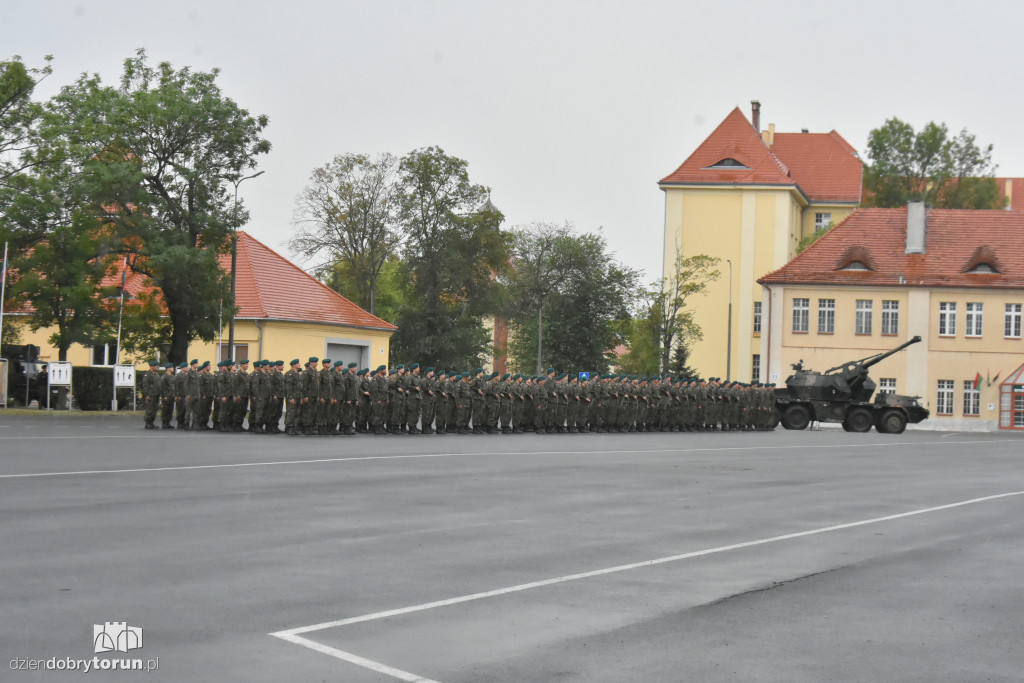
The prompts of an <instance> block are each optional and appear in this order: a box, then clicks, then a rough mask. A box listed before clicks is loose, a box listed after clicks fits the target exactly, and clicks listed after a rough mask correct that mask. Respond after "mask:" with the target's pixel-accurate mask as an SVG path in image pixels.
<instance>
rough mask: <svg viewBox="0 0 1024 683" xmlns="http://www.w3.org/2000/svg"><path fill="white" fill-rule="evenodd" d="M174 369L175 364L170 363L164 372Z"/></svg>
mask: <svg viewBox="0 0 1024 683" xmlns="http://www.w3.org/2000/svg"><path fill="white" fill-rule="evenodd" d="M173 369H174V363H168V364H167V365H165V366H164V370H173Z"/></svg>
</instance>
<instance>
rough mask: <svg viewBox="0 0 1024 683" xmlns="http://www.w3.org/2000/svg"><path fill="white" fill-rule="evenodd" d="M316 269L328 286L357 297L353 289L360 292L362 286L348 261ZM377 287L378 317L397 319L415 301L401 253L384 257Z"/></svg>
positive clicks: (352, 298) (375, 297) (347, 296)
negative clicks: (324, 268) (359, 284)
mask: <svg viewBox="0 0 1024 683" xmlns="http://www.w3.org/2000/svg"><path fill="white" fill-rule="evenodd" d="M315 272H316V275H317V277H319V278H320V279H321V280H322V281H323V282H324V284H326V285H327V286H328V287H330V288H331V289H333V290H334V291H336V292H338V293H339V294H341V295H342V296H344V297H346V298H349V299H350V300H355V299H354V293H355V292H358V288H359V287H358V284H357V279H358V278H357V276H356V275H355V274H354V273H353V272H352V267H351V265H350V263H349V262H347V261H343V260H340V259H339V260H335V261H333V262H332V263H331V264H330V265H329V266H328V267H327V269H326V270H325V271H324V270H321V271H315ZM374 287H375V289H376V294H375V295H374V301H375V305H374V308H375V309H376V311H375V312H374V315H376V316H377V317H378V318H383V319H384V320H387V321H388V322H391V321H393V320H397V319H398V316H399V315H400V314H401V312H402V311H403V310H404V309H406V308H408V307H410V306H412V304H413V297H412V294H411V292H410V291H409V287H408V273H407V268H406V266H405V262H404V261H402V260H401V259H400V258H399V257H398V256H391V257H389V258H387V259H386V260H385V261H384V263H383V264H382V265H381V268H380V271H379V272H378V273H377V276H376V282H375V284H374Z"/></svg>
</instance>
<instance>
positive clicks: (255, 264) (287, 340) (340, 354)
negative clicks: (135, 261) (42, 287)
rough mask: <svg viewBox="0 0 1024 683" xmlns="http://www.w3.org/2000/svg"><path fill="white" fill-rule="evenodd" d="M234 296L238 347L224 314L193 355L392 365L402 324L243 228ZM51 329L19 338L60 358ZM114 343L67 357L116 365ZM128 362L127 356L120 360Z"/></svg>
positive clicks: (132, 285)
mask: <svg viewBox="0 0 1024 683" xmlns="http://www.w3.org/2000/svg"><path fill="white" fill-rule="evenodd" d="M221 267H222V268H224V270H225V271H228V272H230V268H231V257H230V255H225V256H223V257H222V258H221ZM116 279H117V280H120V278H119V277H117V278H116ZM116 284H118V285H119V284H120V282H117V283H116ZM145 286H146V285H145V282H144V279H143V278H142V277H141V276H139V275H134V276H129V279H128V283H127V284H126V287H125V289H126V291H128V292H132V293H138V291H139V290H140V289H142V288H144V287H145ZM235 298H236V301H237V303H238V309H239V310H238V313H237V315H236V316H235V347H234V349H233V350H232V351H233V353H231V352H229V349H228V339H229V335H228V320H227V319H225V320H224V321H223V323H224V329H223V330H222V338H221V339H218V340H217V341H214V342H203V341H198V340H196V341H193V342H192V344H190V345H189V350H188V357H189V358H190V359H191V358H198V359H199V360H200V362H202V361H203V360H209V361H210V362H211V363H216V362H218V361H220V360H223V359H226V358H229V357H233V358H234V359H236V360H242V359H245V358H249V359H251V360H258V359H268V360H283V361H284V362H285V363H288V361H290V360H291V359H293V358H300V359H301V360H302V361H303V362H305V360H306V358H308V357H309V356H317V357H318V358H331V359H332V360H343V361H346V363H349V362H354V363H358V364H359V366H360V367H371V366H372V367H377V366H378V365H387V364H388V359H389V355H390V340H391V335H392V334H394V332H395V331H396V330H397V329H398V328H396V327H395V326H394V325H392V324H391V323H389V322H387V321H385V320H382V319H381V318H378V317H377V316H375V315H372V314H370V313H368V312H367V311H365V310H363V309H362V308H360V307H359V306H357V305H355V304H354V303H352V302H351V301H349V300H348V299H346V298H345V297H343V296H341V295H340V294H338V293H337V292H335V291H334V290H332V289H331V288H329V287H327V286H326V285H324V284H323V283H322V282H320V281H318V280H317V279H316V278H314V277H312V276H310V275H309V274H308V273H306V272H305V271H304V270H302V269H301V268H299V267H298V266H296V265H295V264H294V263H292V262H290V261H289V260H288V259H286V258H284V257H283V256H281V255H280V254H278V253H277V252H275V251H274V250H272V249H270V248H269V247H267V246H266V245H265V244H263V243H262V242H260V241H259V240H257V239H256V238H254V237H253V236H252V235H249V234H248V233H245V232H239V233H238V257H237V271H236V297H235ZM18 315H19V314H18V313H17V312H14V313H13V315H12V317H13V318H15V319H16V318H17V317H18ZM52 333H53V330H51V329H48V328H44V329H40V330H37V331H35V332H32V331H30V330H29V329H28V328H27V326H23V329H22V331H21V335H20V336H21V342H22V343H24V344H35V345H37V346H39V347H40V349H41V351H40V360H41V361H42V362H46V361H51V360H56V359H57V349H55V348H54V347H52V346H51V345H50V344H49V343H48V342H47V338H48V337H49V336H50V335H51V334H52ZM115 347H116V344H115V343H110V344H107V345H105V346H97V347H83V346H79V345H73V346H72V347H71V348H70V349H69V350H68V360H69V361H70V362H71V363H72V364H73V365H91V366H100V367H103V366H112V365H113V364H114V358H115V355H116V348H115ZM152 356H159V357H160V358H161V360H163V359H165V358H166V356H165V355H163V354H161V353H160V350H159V349H155V350H154V353H153V354H144V355H142V356H141V357H139V358H135V359H131V360H132V361H134V362H136V363H137V366H138V367H139V368H140V369H147V368H148V366H146V360H147V359H148V358H150V357H152ZM124 360H125V359H124V358H123V357H122V358H121V361H122V362H124Z"/></svg>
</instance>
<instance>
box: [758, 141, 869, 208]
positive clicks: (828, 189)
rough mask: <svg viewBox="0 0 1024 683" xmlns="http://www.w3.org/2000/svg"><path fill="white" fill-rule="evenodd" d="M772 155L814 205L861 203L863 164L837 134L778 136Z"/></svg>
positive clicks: (855, 152)
mask: <svg viewBox="0 0 1024 683" xmlns="http://www.w3.org/2000/svg"><path fill="white" fill-rule="evenodd" d="M770 149H771V151H772V153H773V154H775V156H777V157H779V158H780V159H782V160H783V161H784V162H785V164H786V166H788V167H789V175H790V177H791V178H792V179H793V180H795V181H796V184H797V185H799V186H800V189H801V190H803V191H804V194H806V195H807V196H808V197H810V198H811V200H813V201H819V202H854V203H859V202H860V189H861V175H862V174H863V170H864V164H863V162H862V161H861V160H860V157H858V156H857V150H855V149H854V148H853V147H852V146H851V145H850V143H848V142H847V141H846V140H844V139H843V136H842V135H840V134H839V133H837V132H836V131H834V130H833V131H831V132H829V133H776V134H775V138H774V141H773V142H772V145H771V148H770Z"/></svg>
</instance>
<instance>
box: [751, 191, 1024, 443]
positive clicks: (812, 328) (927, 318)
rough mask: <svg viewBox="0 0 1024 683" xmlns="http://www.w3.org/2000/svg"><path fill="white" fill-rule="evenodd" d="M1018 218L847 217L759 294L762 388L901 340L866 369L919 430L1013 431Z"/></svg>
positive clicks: (1017, 382) (1020, 397) (1022, 358)
mask: <svg viewBox="0 0 1024 683" xmlns="http://www.w3.org/2000/svg"><path fill="white" fill-rule="evenodd" d="M1022 244H1024V211H1012V210H1003V211H967V210H952V209H945V210H939V209H928V210H926V209H925V207H924V205H923V204H911V205H910V207H909V208H902V209H857V210H856V211H854V212H853V213H852V214H851V215H850V216H849V217H848V218H846V219H845V220H844V221H842V222H841V223H840V224H839V225H838V226H836V227H835V228H834V229H833V230H831V231H830V232H829V233H828V234H826V235H824V236H823V237H822V238H821V239H819V240H818V241H817V242H815V243H814V244H813V245H812V246H810V247H809V248H808V249H807V250H805V251H804V252H803V253H801V254H800V255H799V256H797V257H796V258H794V259H793V260H792V261H790V262H789V263H787V264H785V265H784V266H783V267H781V268H778V269H776V270H774V271H771V272H768V273H767V274H766V275H764V276H762V277H761V278H760V279H759V280H758V282H759V283H760V284H761V285H762V287H763V291H762V297H761V298H762V299H763V301H764V302H765V303H764V306H765V309H764V310H765V316H764V323H763V327H762V335H761V339H760V342H761V345H760V353H761V355H762V357H763V358H764V359H765V362H764V371H763V376H762V378H761V379H762V380H763V381H770V382H777V383H780V384H781V383H782V382H784V381H785V379H786V377H787V376H788V375H789V374H791V373H790V371H789V368H790V365H791V364H793V363H796V362H798V361H803V364H804V367H807V368H811V369H814V370H818V371H824V370H827V369H829V368H832V367H835V366H838V365H840V364H842V363H844V362H848V361H851V360H857V359H860V358H865V357H868V356H871V355H874V354H877V353H880V352H882V351H886V350H889V349H892V348H895V347H896V346H898V345H900V344H902V343H904V342H906V341H907V340H909V339H911V338H912V337H914V336H915V335H917V336H920V337H921V339H922V342H921V343H918V344H914V345H912V346H910V347H909V348H907V349H906V350H904V351H902V352H900V353H898V354H896V355H893V356H891V357H889V358H887V359H885V360H884V361H882V362H881V363H879V364H878V365H877V366H875V367H874V368H872V370H871V375H872V377H873V378H874V380H875V382H876V383H877V384H878V386H879V390H880V391H889V392H893V393H899V394H909V395H916V396H920V397H922V399H923V400H922V403H923V404H924V405H925V406H926V407H927V408H929V410H931V418H930V419H929V420H926V421H925V422H923V423H921V425H920V426H921V427H926V428H935V429H951V430H971V431H988V430H994V429H1024V339H1022V334H1021V333H1022V317H1024V250H1022V249H1021V245H1022Z"/></svg>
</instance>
